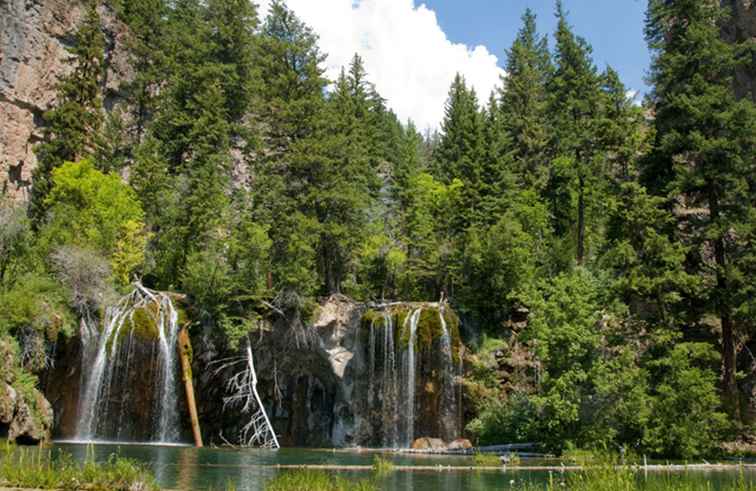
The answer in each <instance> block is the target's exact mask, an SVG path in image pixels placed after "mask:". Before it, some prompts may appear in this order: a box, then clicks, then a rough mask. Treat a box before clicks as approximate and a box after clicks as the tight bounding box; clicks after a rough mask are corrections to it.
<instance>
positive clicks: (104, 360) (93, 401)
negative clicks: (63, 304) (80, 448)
mask: <svg viewBox="0 0 756 491" xmlns="http://www.w3.org/2000/svg"><path fill="white" fill-rule="evenodd" d="M124 303H126V302H125V301H124V300H121V302H119V303H118V305H116V306H115V307H109V308H108V309H107V310H106V313H105V322H104V329H103V330H102V332H98V331H97V329H96V328H95V327H94V326H93V325H92V322H91V321H85V320H83V319H82V324H83V325H82V331H83V332H82V338H81V339H82V343H84V346H83V350H82V351H83V353H84V356H82V367H83V368H84V367H91V370H92V371H91V372H90V374H89V377H88V378H87V379H86V381H85V383H84V390H83V391H82V394H81V395H80V396H79V422H78V424H77V427H76V438H77V439H79V440H92V439H94V437H95V433H96V430H97V427H96V426H95V425H96V418H95V416H96V413H97V411H98V409H99V406H100V404H99V402H100V399H101V395H104V394H103V383H102V382H103V379H104V378H105V374H106V372H108V371H109V370H108V369H109V368H111V366H110V363H108V356H107V348H108V340H110V339H111V338H112V337H113V332H114V331H118V330H119V328H120V327H121V326H122V325H123V323H124V321H125V320H126V315H124V314H125V310H124V308H123V307H124ZM113 344H115V341H114V342H113ZM92 346H96V348H95V349H94V352H93V348H92ZM88 355H89V356H88ZM92 358H94V359H92ZM82 373H85V370H82Z"/></svg>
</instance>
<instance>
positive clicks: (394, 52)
mask: <svg viewBox="0 0 756 491" xmlns="http://www.w3.org/2000/svg"><path fill="white" fill-rule="evenodd" d="M257 1H258V2H259V3H260V4H261V8H262V11H263V12H265V11H266V10H267V6H268V5H269V4H270V0H257ZM286 1H287V3H288V5H289V7H290V8H292V9H293V10H294V12H295V13H296V14H297V15H298V16H299V17H300V18H302V20H304V21H305V22H306V23H307V24H309V25H310V26H311V27H312V28H313V29H314V31H315V32H316V33H318V35H319V36H320V42H319V45H320V48H321V49H322V51H323V52H325V53H326V54H327V57H326V60H325V62H324V69H325V70H326V74H327V76H328V77H330V78H331V79H335V78H336V77H338V74H339V72H340V70H341V68H342V67H343V66H345V65H348V64H349V62H350V61H351V59H352V57H353V56H354V54H355V53H358V54H360V56H362V58H363V61H364V63H365V67H366V69H367V72H368V79H369V80H370V81H371V82H373V83H374V84H375V87H376V89H377V90H378V92H379V93H380V94H381V95H382V96H383V97H384V98H385V99H386V100H387V103H388V105H389V107H391V109H393V110H394V111H395V112H396V113H397V115H398V116H399V117H400V118H401V119H402V120H403V121H407V120H412V121H414V122H415V123H416V125H417V126H418V127H419V128H420V129H426V128H430V129H436V128H438V127H439V125H440V123H441V121H442V119H443V116H444V104H445V102H446V100H447V96H448V93H449V86H450V84H451V82H452V80H453V79H454V76H455V74H456V73H461V74H462V75H464V77H465V79H466V80H467V82H468V84H469V85H470V86H472V87H474V88H475V90H476V92H477V93H478V95H479V97H480V99H482V100H487V99H488V95H489V94H490V93H491V91H493V90H495V89H496V88H497V87H499V86H500V85H501V78H502V77H503V76H504V75H505V73H504V70H503V69H502V67H503V66H504V65H505V62H506V59H505V58H506V55H505V54H506V49H507V48H508V47H509V46H510V45H511V43H512V40H513V39H514V37H515V35H516V34H517V31H518V30H519V28H520V24H521V21H520V17H521V15H522V13H523V11H524V10H525V8H527V7H530V8H532V9H533V10H534V11H535V12H536V14H537V15H538V17H539V23H540V26H539V28H540V30H541V31H542V32H544V33H549V34H551V33H553V30H554V25H555V23H556V21H555V19H554V13H553V10H554V0H286ZM646 1H647V0H564V4H565V7H566V9H567V11H568V12H569V19H570V23H571V24H572V25H573V26H574V28H575V31H576V33H578V34H579V35H581V36H583V37H585V38H586V39H587V40H588V41H589V42H590V43H591V44H592V45H593V47H594V59H595V62H596V64H597V65H598V66H599V68H600V69H603V68H604V67H605V66H606V64H607V63H609V64H611V65H612V66H613V67H614V68H615V69H616V70H617V71H618V72H619V73H620V75H621V77H622V80H623V82H625V85H626V86H627V87H628V90H636V91H640V92H645V91H646V87H645V83H644V81H643V78H644V76H645V73H646V70H647V68H648V64H649V55H648V50H647V48H646V44H645V42H644V40H643V21H644V11H645V7H646Z"/></svg>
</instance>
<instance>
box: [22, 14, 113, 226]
mask: <svg viewBox="0 0 756 491" xmlns="http://www.w3.org/2000/svg"><path fill="white" fill-rule="evenodd" d="M97 6H98V2H97V1H95V0H91V1H90V2H89V3H88V6H87V10H86V15H85V17H84V21H83V23H82V24H81V26H80V27H79V29H78V30H77V31H76V36H75V38H76V41H75V43H74V46H73V47H72V48H70V51H71V54H72V55H73V57H74V64H75V68H74V70H73V72H72V73H71V74H70V75H68V76H66V77H64V78H63V79H62V80H61V81H60V83H59V84H58V94H57V98H56V103H55V106H54V107H53V109H51V110H50V111H48V112H47V113H45V114H44V117H43V119H44V122H45V129H44V136H43V143H41V144H40V145H39V146H38V147H37V148H36V153H37V159H38V164H37V168H36V169H35V170H34V174H33V183H34V184H33V187H32V195H31V203H30V205H29V215H30V217H31V219H32V224H33V225H34V227H35V228H38V227H39V226H40V224H41V222H42V221H43V220H44V219H45V215H46V214H47V204H46V198H47V195H48V193H49V192H50V190H51V187H52V182H51V176H52V172H53V170H54V169H56V168H57V167H59V166H61V165H62V164H63V163H64V162H73V161H77V160H80V159H82V158H84V157H85V156H87V155H89V154H91V152H92V151H93V150H94V147H95V144H96V139H97V136H98V133H99V131H100V127H101V125H102V120H103V118H102V94H101V83H102V78H103V76H104V70H105V38H104V36H103V33H102V29H101V24H100V15H99V14H98V12H97Z"/></svg>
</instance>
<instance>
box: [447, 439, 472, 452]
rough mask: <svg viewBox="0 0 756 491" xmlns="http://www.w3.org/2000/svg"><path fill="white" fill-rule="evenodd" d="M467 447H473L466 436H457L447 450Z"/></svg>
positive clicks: (465, 448)
mask: <svg viewBox="0 0 756 491" xmlns="http://www.w3.org/2000/svg"><path fill="white" fill-rule="evenodd" d="M469 448H473V445H472V443H471V442H470V440H468V439H467V438H457V439H456V440H454V441H453V442H451V443H450V444H449V450H467V449H469Z"/></svg>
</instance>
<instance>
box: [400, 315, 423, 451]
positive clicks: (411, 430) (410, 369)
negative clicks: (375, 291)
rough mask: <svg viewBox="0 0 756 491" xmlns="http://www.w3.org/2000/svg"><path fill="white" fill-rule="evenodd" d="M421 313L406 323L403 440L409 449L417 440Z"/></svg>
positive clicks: (412, 316)
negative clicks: (418, 358)
mask: <svg viewBox="0 0 756 491" xmlns="http://www.w3.org/2000/svg"><path fill="white" fill-rule="evenodd" d="M421 313H422V309H416V310H414V311H413V312H412V314H411V315H410V316H409V317H407V319H406V320H405V321H404V323H405V329H406V328H407V326H406V325H407V324H409V343H408V345H407V352H406V360H407V363H406V372H405V373H406V375H405V380H406V381H407V385H406V386H407V394H406V399H405V401H406V405H407V411H406V413H405V425H404V426H405V435H404V439H403V443H404V446H405V447H407V448H409V447H411V446H412V442H413V440H414V439H415V403H416V401H415V390H416V388H417V380H416V371H417V363H416V362H415V343H416V341H417V323H418V321H419V320H420V314H421Z"/></svg>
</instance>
